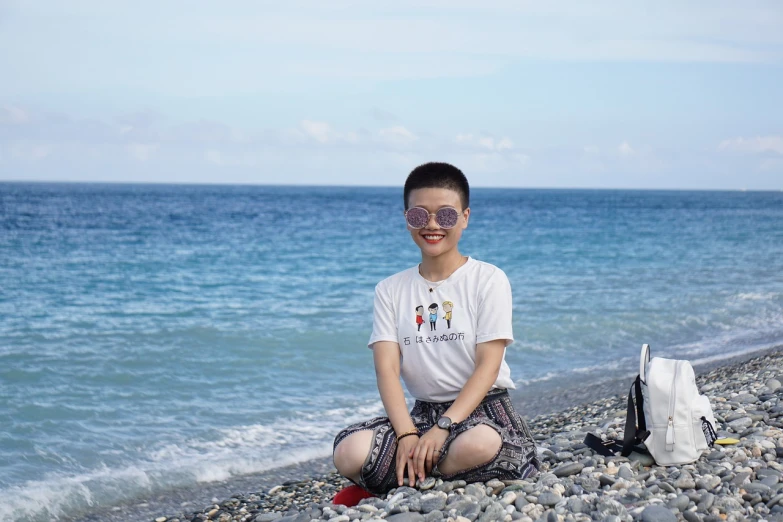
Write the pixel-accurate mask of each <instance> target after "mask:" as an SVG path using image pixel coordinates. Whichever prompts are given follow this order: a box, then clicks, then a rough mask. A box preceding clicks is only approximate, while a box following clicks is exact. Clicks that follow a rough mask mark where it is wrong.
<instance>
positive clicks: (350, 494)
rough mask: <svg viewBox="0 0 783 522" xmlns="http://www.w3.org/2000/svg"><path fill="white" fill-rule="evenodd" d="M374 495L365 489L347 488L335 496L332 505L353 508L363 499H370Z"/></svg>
mask: <svg viewBox="0 0 783 522" xmlns="http://www.w3.org/2000/svg"><path fill="white" fill-rule="evenodd" d="M374 496H375V495H373V494H372V493H370V492H369V491H367V490H366V489H364V488H360V487H359V486H356V485H353V486H348V487H347V488H343V489H342V490H341V491H338V492H337V494H336V495H335V496H334V499H332V504H335V505H337V504H342V505H343V506H345V507H353V506H355V505H356V504H358V503H359V501H361V500H362V499H363V498H370V497H374Z"/></svg>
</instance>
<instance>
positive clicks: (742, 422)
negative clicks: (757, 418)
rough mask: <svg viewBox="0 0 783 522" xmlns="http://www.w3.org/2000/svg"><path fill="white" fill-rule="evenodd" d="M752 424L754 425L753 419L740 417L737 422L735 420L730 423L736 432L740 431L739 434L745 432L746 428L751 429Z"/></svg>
mask: <svg viewBox="0 0 783 522" xmlns="http://www.w3.org/2000/svg"><path fill="white" fill-rule="evenodd" d="M751 424H753V419H751V418H750V417H740V418H739V419H737V420H733V421H731V422H729V426H730V427H731V428H732V429H733V430H734V431H738V432H739V431H742V430H744V429H745V428H749V427H750V426H751Z"/></svg>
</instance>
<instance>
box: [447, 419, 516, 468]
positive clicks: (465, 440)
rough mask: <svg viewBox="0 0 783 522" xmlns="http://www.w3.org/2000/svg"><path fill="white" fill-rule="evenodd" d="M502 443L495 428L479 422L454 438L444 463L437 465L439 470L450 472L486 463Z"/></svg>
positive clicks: (492, 457) (493, 456)
mask: <svg viewBox="0 0 783 522" xmlns="http://www.w3.org/2000/svg"><path fill="white" fill-rule="evenodd" d="M502 444H503V440H502V439H501V438H500V434H499V433H498V432H497V431H495V429H493V428H492V427H490V426H487V425H485V424H480V425H478V426H476V427H475V428H471V429H470V430H468V431H466V432H465V433H462V434H460V435H458V436H457V437H456V438H455V439H454V442H452V443H451V445H450V446H449V453H448V456H447V457H446V459H445V460H444V463H443V464H444V465H441V466H439V467H440V468H441V471H444V472H446V473H448V474H452V473H456V472H458V471H462V470H465V469H468V468H472V467H474V466H480V465H481V464H486V463H488V462H490V461H491V460H492V459H494V458H495V456H496V455H497V454H498V451H500V447H501V445H502ZM444 468H445V469H444Z"/></svg>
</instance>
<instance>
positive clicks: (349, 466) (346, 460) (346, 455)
mask: <svg viewBox="0 0 783 522" xmlns="http://www.w3.org/2000/svg"><path fill="white" fill-rule="evenodd" d="M372 433H373V432H372V430H362V431H357V432H356V433H353V434H351V435H349V436H347V437H346V438H345V439H343V440H342V442H340V444H338V445H337V447H336V448H335V449H334V455H333V457H332V459H333V461H334V467H335V468H337V471H338V472H339V473H340V475H342V476H343V477H346V478H349V479H351V480H353V481H354V482H359V477H360V475H361V472H362V466H364V461H365V460H367V455H369V454H370V446H371V445H372Z"/></svg>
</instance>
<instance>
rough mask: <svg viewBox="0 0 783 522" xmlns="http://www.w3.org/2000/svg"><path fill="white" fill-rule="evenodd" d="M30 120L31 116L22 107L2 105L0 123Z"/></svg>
mask: <svg viewBox="0 0 783 522" xmlns="http://www.w3.org/2000/svg"><path fill="white" fill-rule="evenodd" d="M28 121H30V116H29V114H28V113H27V111H25V110H24V109H22V108H21V107H16V106H14V105H3V106H2V107H0V123H13V124H17V125H18V124H22V123H27V122H28Z"/></svg>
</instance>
